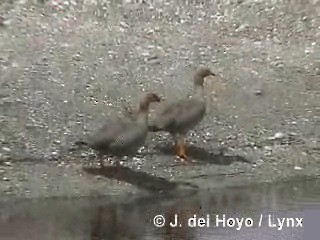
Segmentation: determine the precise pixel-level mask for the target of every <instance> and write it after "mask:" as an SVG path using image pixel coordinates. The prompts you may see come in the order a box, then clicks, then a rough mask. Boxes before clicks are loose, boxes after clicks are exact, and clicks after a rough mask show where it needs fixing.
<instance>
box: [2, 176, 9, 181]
mask: <svg viewBox="0 0 320 240" xmlns="http://www.w3.org/2000/svg"><path fill="white" fill-rule="evenodd" d="M2 180H3V181H6V182H8V181H10V179H9V178H7V177H3V178H2Z"/></svg>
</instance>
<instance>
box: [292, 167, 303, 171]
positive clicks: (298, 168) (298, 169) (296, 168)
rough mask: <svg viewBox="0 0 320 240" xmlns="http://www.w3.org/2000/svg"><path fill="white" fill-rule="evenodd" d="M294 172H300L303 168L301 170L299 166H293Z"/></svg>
mask: <svg viewBox="0 0 320 240" xmlns="http://www.w3.org/2000/svg"><path fill="white" fill-rule="evenodd" d="M294 170H297V171H301V170H303V168H302V167H299V166H295V167H294Z"/></svg>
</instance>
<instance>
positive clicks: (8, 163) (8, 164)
mask: <svg viewBox="0 0 320 240" xmlns="http://www.w3.org/2000/svg"><path fill="white" fill-rule="evenodd" d="M4 165H5V166H11V165H12V163H11V162H4Z"/></svg>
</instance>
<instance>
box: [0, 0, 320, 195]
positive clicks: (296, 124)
mask: <svg viewBox="0 0 320 240" xmlns="http://www.w3.org/2000/svg"><path fill="white" fill-rule="evenodd" d="M319 16H320V2H319V1H317V0H309V1H298V0H296V1H287V2H284V1H277V0H275V1H258V0H242V1H224V2H223V3H221V2H220V1H207V2H206V3H201V1H189V2H188V1H183V2H181V3H177V2H175V1H153V2H150V1H145V2H141V3H140V2H134V1H131V2H130V1H93V0H92V1H89V0H84V1H67V0H66V1H62V0H61V1H58V0H55V1H36V0H34V1H27V0H25V1H14V0H11V1H9V0H8V1H1V3H0V17H1V18H0V21H1V22H0V80H1V88H0V113H1V115H0V181H1V184H0V197H3V198H12V197H28V198H36V197H54V196H65V197H74V196H100V195H108V196H117V197H118V196H122V195H123V196H127V195H128V194H131V193H136V192H140V191H141V189H142V190H147V191H151V192H159V191H160V192H161V191H164V190H169V191H171V190H173V191H176V190H177V189H182V191H185V189H186V188H190V189H196V188H200V189H215V188H218V187H224V186H237V185H246V184H251V183H263V182H271V181H281V180H287V179H290V178H291V177H297V176H309V177H318V176H319V174H320V157H319V150H320V146H319V138H320V130H319V126H320V124H319V123H320V104H319V102H320V101H319V100H320V98H319V95H320V47H319V44H320V43H319V39H320V21H319ZM199 65H206V66H209V67H210V68H211V69H212V70H213V71H214V72H216V73H217V74H218V77H216V78H215V79H213V80H210V81H208V82H207V83H206V95H207V101H208V108H207V116H206V118H205V119H204V120H203V122H202V123H201V124H200V125H199V126H198V127H197V128H196V129H195V130H194V131H193V132H191V133H190V135H189V145H190V147H189V154H190V155H191V156H192V158H193V159H195V160H197V163H194V164H190V165H182V164H179V163H177V162H175V161H174V156H173V154H172V150H171V145H170V143H171V139H170V138H169V136H167V135H165V134H160V133H159V134H150V135H149V137H148V142H147V145H146V146H145V147H144V148H143V149H141V151H140V152H139V153H138V154H137V156H136V157H134V158H129V159H127V160H125V161H124V162H123V166H124V167H123V168H121V171H120V173H119V172H118V173H116V172H115V169H114V167H112V165H110V167H107V168H106V169H104V170H100V169H99V168H98V167H97V159H96V157H95V155H94V153H92V152H90V151H89V150H86V149H78V148H76V147H75V146H74V144H73V143H74V141H76V140H79V139H83V138H84V137H85V135H86V134H89V133H90V132H91V131H94V130H95V129H96V128H97V127H99V126H100V125H101V124H103V122H104V120H105V119H106V118H109V117H122V116H124V115H126V111H125V110H124V109H126V108H127V107H129V108H130V107H132V108H134V107H136V104H137V102H138V100H139V98H140V96H141V95H142V94H143V92H145V91H154V92H157V93H159V94H160V95H162V96H163V97H164V98H166V99H175V98H180V97H181V98H182V97H184V96H186V95H187V94H189V93H190V89H191V82H190V74H192V72H193V70H194V69H195V67H197V66H199ZM154 107H156V106H154ZM151 118H152V113H151Z"/></svg>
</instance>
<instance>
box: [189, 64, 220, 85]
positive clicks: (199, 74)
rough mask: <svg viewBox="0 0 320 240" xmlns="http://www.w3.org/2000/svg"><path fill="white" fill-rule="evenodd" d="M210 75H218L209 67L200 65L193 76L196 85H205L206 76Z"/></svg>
mask: <svg viewBox="0 0 320 240" xmlns="http://www.w3.org/2000/svg"><path fill="white" fill-rule="evenodd" d="M208 76H216V74H215V73H213V72H211V70H210V69H209V68H206V67H200V68H198V70H197V71H196V73H195V74H194V76H193V81H194V85H200V86H203V82H204V78H205V77H208Z"/></svg>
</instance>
